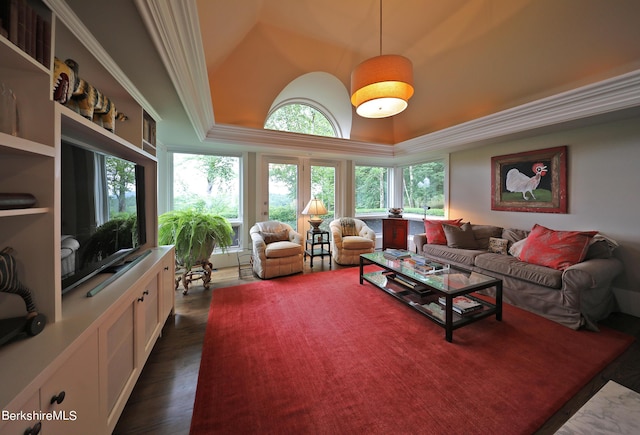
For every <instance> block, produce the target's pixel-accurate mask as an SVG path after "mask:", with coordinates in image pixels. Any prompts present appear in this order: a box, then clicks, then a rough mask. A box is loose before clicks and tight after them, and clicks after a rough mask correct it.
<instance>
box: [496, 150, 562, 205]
mask: <svg viewBox="0 0 640 435" xmlns="http://www.w3.org/2000/svg"><path fill="white" fill-rule="evenodd" d="M491 209H492V210H501V211H526V212H538V213H567V147H566V146H561V147H556V148H547V149H543V150H536V151H529V152H524V153H517V154H507V155H504V156H495V157H492V158H491Z"/></svg>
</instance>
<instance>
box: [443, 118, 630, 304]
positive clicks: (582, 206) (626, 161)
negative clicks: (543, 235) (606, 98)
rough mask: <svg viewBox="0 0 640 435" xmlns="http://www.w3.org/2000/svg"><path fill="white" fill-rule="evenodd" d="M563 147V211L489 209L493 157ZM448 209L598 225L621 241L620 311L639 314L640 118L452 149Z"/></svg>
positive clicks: (526, 224)
mask: <svg viewBox="0 0 640 435" xmlns="http://www.w3.org/2000/svg"><path fill="white" fill-rule="evenodd" d="M561 145H567V146H568V169H567V175H568V177H567V184H568V205H569V210H568V213H567V214H552V213H524V212H504V211H492V210H491V157H493V156H499V155H504V154H511V153H517V152H520V151H530V150H536V149H543V148H551V147H556V146H561ZM450 165H451V166H450V171H451V178H450V201H451V202H450V207H451V208H450V214H449V216H450V217H451V218H458V217H461V218H463V219H464V220H469V221H471V222H472V223H478V224H494V225H498V226H503V227H515V228H523V229H530V228H531V227H532V226H533V224H535V223H539V224H541V225H544V226H546V227H549V228H553V229H558V230H597V231H600V232H602V233H604V234H606V235H607V236H609V237H611V238H613V239H615V240H616V241H618V242H619V243H620V244H621V247H620V248H619V249H618V250H617V252H616V256H617V257H618V258H620V259H621V260H622V261H623V262H624V264H625V271H624V272H623V274H622V275H621V276H620V277H619V278H618V279H617V280H616V281H615V283H614V286H615V289H614V291H615V293H616V297H617V298H618V302H619V303H620V305H621V309H622V311H623V312H627V313H629V314H633V315H635V316H640V226H639V224H640V122H639V120H638V119H629V120H623V121H616V122H611V123H607V124H599V125H592V126H589V127H583V128H575V129H571V130H566V131H561V132H556V133H552V134H546V135H541V136H537V137H532V138H527V139H521V140H513V141H508V142H503V143H499V144H495V145H490V146H487V147H482V148H479V149H473V150H468V151H461V152H457V153H453V154H452V155H451V162H450Z"/></svg>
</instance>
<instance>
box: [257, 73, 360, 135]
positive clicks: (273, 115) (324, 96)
mask: <svg viewBox="0 0 640 435" xmlns="http://www.w3.org/2000/svg"><path fill="white" fill-rule="evenodd" d="M352 116H353V114H352V107H351V101H350V99H349V92H348V91H347V89H346V88H345V86H344V84H343V83H342V82H341V81H340V80H338V78H337V77H335V76H333V75H331V74H329V73H325V72H312V73H308V74H304V75H302V76H300V77H298V78H297V79H295V80H293V81H291V82H290V83H289V84H288V85H287V86H286V87H285V88H284V89H283V90H282V91H281V92H280V94H278V96H277V97H276V98H275V100H274V101H273V103H272V104H271V108H270V109H269V114H268V115H267V119H266V121H265V125H264V128H268V129H272V130H280V131H290V132H295V133H305V134H315V135H320V136H333V137H339V138H343V139H349V137H350V136H351V122H352ZM327 133H329V134H327Z"/></svg>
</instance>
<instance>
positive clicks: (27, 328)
mask: <svg viewBox="0 0 640 435" xmlns="http://www.w3.org/2000/svg"><path fill="white" fill-rule="evenodd" d="M12 251H13V250H12V249H11V248H8V247H7V248H4V249H3V250H2V251H0V291H1V292H4V293H13V294H16V295H18V296H20V297H21V298H22V300H24V304H25V306H26V309H27V315H26V316H23V317H14V318H10V319H2V320H0V346H1V345H3V344H5V343H7V342H8V341H10V340H11V339H13V338H14V337H16V336H18V335H20V334H22V333H26V334H27V335H30V336H34V335H38V334H39V333H41V332H42V330H43V329H44V326H45V324H46V323H47V319H46V318H45V316H44V315H43V314H40V313H38V310H37V308H36V305H35V303H34V302H33V299H32V298H31V291H30V290H29V289H28V288H27V287H25V286H24V285H22V283H21V282H20V280H19V279H18V274H17V271H16V260H15V258H14V257H13V256H12V255H11V253H12Z"/></svg>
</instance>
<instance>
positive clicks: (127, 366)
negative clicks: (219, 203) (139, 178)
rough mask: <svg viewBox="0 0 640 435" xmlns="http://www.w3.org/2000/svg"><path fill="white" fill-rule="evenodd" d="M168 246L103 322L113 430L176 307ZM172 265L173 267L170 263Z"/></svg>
mask: <svg viewBox="0 0 640 435" xmlns="http://www.w3.org/2000/svg"><path fill="white" fill-rule="evenodd" d="M159 249H167V255H164V256H163V257H162V259H161V261H159V262H158V264H157V265H156V266H155V268H154V269H153V271H152V273H151V274H150V276H149V277H148V278H146V279H142V280H140V282H139V283H137V284H136V285H135V286H133V287H132V288H131V289H130V290H129V292H128V294H127V295H128V296H127V297H126V298H123V301H122V303H120V304H118V306H117V307H114V308H113V309H112V310H111V311H110V313H109V315H108V316H106V318H105V320H104V321H103V322H102V323H101V325H100V327H99V330H100V342H101V343H102V345H101V348H100V360H101V361H103V367H104V369H103V371H102V374H101V376H100V379H101V387H102V388H101V389H102V392H103V393H102V397H103V401H104V403H105V409H104V413H105V415H106V421H107V429H108V432H109V433H110V432H111V431H112V430H113V428H114V427H115V425H116V423H117V422H118V418H119V417H120V414H121V413H122V410H123V409H124V406H125V405H126V403H127V399H128V398H129V395H130V394H131V392H132V391H133V387H134V386H135V383H136V381H137V379H138V377H139V376H140V373H141V372H142V369H143V367H144V364H145V363H146V361H147V358H148V357H149V354H150V353H151V350H152V349H153V346H154V345H155V343H156V341H157V340H158V338H159V337H160V333H161V331H162V327H163V326H164V323H165V321H166V319H167V317H168V316H169V314H170V313H171V312H173V307H174V294H175V290H174V287H173V286H174V283H173V280H168V279H167V274H168V273H169V272H170V271H171V270H173V264H175V258H174V255H173V252H174V251H173V248H170V249H169V248H159ZM169 265H171V267H169Z"/></svg>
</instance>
